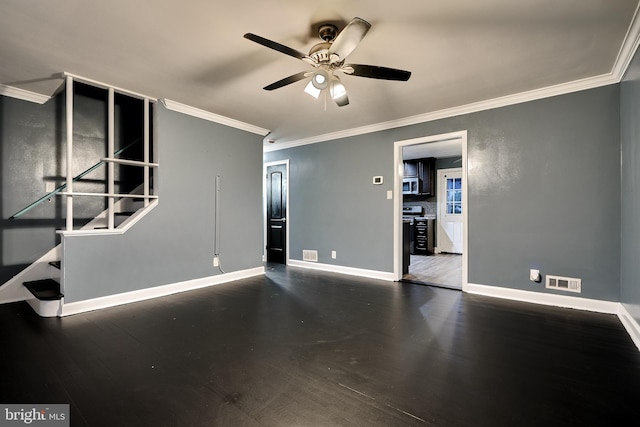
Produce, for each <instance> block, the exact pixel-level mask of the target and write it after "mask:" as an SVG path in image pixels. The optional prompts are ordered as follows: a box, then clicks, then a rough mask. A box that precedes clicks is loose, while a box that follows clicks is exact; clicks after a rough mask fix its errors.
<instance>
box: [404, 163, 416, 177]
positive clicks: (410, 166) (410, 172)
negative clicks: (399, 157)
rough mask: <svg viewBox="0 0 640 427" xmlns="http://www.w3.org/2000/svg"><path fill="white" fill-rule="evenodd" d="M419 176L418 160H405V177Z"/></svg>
mask: <svg viewBox="0 0 640 427" xmlns="http://www.w3.org/2000/svg"><path fill="white" fill-rule="evenodd" d="M417 176H418V161H417V160H406V161H405V162H404V177H405V178H415V177H417Z"/></svg>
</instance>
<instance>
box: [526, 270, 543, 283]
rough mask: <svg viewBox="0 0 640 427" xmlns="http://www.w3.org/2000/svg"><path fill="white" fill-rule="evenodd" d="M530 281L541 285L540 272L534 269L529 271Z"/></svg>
mask: <svg viewBox="0 0 640 427" xmlns="http://www.w3.org/2000/svg"><path fill="white" fill-rule="evenodd" d="M529 280H531V281H532V282H536V283H540V282H541V281H542V276H540V270H534V269H533V268H532V269H531V270H529Z"/></svg>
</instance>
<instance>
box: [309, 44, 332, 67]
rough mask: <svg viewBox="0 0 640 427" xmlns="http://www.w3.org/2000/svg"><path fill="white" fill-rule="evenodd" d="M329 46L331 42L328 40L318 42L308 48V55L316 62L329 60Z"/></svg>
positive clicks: (320, 62)
mask: <svg viewBox="0 0 640 427" xmlns="http://www.w3.org/2000/svg"><path fill="white" fill-rule="evenodd" d="M330 46H331V43H329V42H323V43H318V44H317V45H315V46H313V47H312V48H311V49H310V50H309V56H310V57H311V58H313V59H314V60H315V61H316V63H318V64H322V63H324V62H329V47H330Z"/></svg>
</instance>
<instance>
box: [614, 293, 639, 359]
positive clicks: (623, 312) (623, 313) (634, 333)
mask: <svg viewBox="0 0 640 427" xmlns="http://www.w3.org/2000/svg"><path fill="white" fill-rule="evenodd" d="M618 318H620V322H622V324H623V325H624V327H625V329H626V330H627V332H628V333H629V336H630V337H631V339H632V340H633V343H634V344H635V345H636V347H638V350H640V325H639V324H638V322H636V320H635V319H634V318H633V316H632V315H631V314H629V312H628V311H627V308H626V307H625V306H624V304H620V307H619V310H618Z"/></svg>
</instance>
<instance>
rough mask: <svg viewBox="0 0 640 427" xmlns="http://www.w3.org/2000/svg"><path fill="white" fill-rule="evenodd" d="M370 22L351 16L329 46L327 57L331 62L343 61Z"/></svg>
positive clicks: (369, 25) (368, 27)
mask: <svg viewBox="0 0 640 427" xmlns="http://www.w3.org/2000/svg"><path fill="white" fill-rule="evenodd" d="M370 28H371V24H369V23H368V22H367V21H365V20H364V19H362V18H357V17H356V18H353V19H352V20H351V22H349V23H348V24H347V26H346V27H344V28H343V29H342V31H340V33H339V34H338V35H337V36H336V39H335V40H334V41H333V43H331V46H330V47H329V57H330V60H331V63H332V64H334V63H336V62H340V61H344V59H345V58H346V57H347V55H349V54H350V53H351V52H353V50H354V49H355V48H356V46H358V43H360V41H361V40H362V39H363V38H364V36H365V35H366V34H367V32H368V31H369V29H370Z"/></svg>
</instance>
